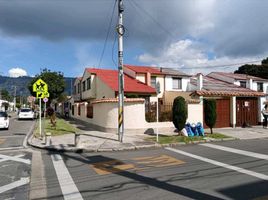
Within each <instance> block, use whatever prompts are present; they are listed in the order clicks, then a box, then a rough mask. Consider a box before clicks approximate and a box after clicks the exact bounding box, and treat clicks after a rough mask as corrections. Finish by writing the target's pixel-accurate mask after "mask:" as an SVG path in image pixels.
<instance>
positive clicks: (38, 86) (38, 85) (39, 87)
mask: <svg viewBox="0 0 268 200" xmlns="http://www.w3.org/2000/svg"><path fill="white" fill-rule="evenodd" d="M33 91H34V92H36V97H37V93H38V92H47V91H48V87H47V84H46V82H45V81H43V80H42V79H38V80H37V81H36V82H35V83H34V84H33ZM37 98H38V97H37Z"/></svg>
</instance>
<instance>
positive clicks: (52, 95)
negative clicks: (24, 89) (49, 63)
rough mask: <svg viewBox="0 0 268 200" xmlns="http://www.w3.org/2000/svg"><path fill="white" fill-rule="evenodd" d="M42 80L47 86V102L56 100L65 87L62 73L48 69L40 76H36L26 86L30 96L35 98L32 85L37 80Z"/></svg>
mask: <svg viewBox="0 0 268 200" xmlns="http://www.w3.org/2000/svg"><path fill="white" fill-rule="evenodd" d="M40 78H41V79H42V80H43V81H45V82H46V83H47V85H48V92H49V100H50V101H51V100H53V99H57V98H58V97H59V96H60V95H61V94H62V93H63V92H64V89H65V87H66V85H65V81H64V77H63V73H62V72H52V71H50V70H48V69H43V71H42V72H41V74H40V75H39V74H37V75H36V76H35V77H34V78H33V79H32V81H31V82H30V83H29V85H28V89H29V91H30V92H31V95H33V96H36V93H35V92H33V84H34V83H35V82H36V81H37V80H38V79H40Z"/></svg>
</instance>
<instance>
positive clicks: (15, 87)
mask: <svg viewBox="0 0 268 200" xmlns="http://www.w3.org/2000/svg"><path fill="white" fill-rule="evenodd" d="M16 96H17V86H16V85H14V100H13V101H14V111H15V110H16Z"/></svg>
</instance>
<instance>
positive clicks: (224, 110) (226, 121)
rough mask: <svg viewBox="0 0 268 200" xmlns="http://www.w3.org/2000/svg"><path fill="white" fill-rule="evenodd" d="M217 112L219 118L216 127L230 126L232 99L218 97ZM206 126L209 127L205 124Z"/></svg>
mask: <svg viewBox="0 0 268 200" xmlns="http://www.w3.org/2000/svg"><path fill="white" fill-rule="evenodd" d="M216 113H217V120H216V124H215V126H214V128H223V127H230V124H231V120H230V100H229V99H217V100H216ZM204 115H205V113H204ZM204 120H205V119H204ZM204 125H205V121H204ZM205 128H207V126H206V125H205Z"/></svg>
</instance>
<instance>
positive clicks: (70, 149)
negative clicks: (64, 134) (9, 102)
mask: <svg viewBox="0 0 268 200" xmlns="http://www.w3.org/2000/svg"><path fill="white" fill-rule="evenodd" d="M32 138H33V134H32V135H31V136H30V137H29V139H28V141H27V143H28V145H30V146H32V147H34V148H38V149H45V150H48V151H58V152H73V153H82V152H85V153H94V152H115V151H135V150H141V149H153V148H165V147H177V146H185V145H196V144H200V143H209V142H222V141H232V140H239V139H238V138H222V139H212V140H200V141H192V142H190V143H185V142H178V143H170V144H158V143H155V144H149V145H140V146H135V145H133V147H121V148H109V149H108V148H99V149H90V148H79V147H64V146H63V147H57V146H53V145H52V146H40V145H35V144H33V143H32V142H31V140H32Z"/></svg>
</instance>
